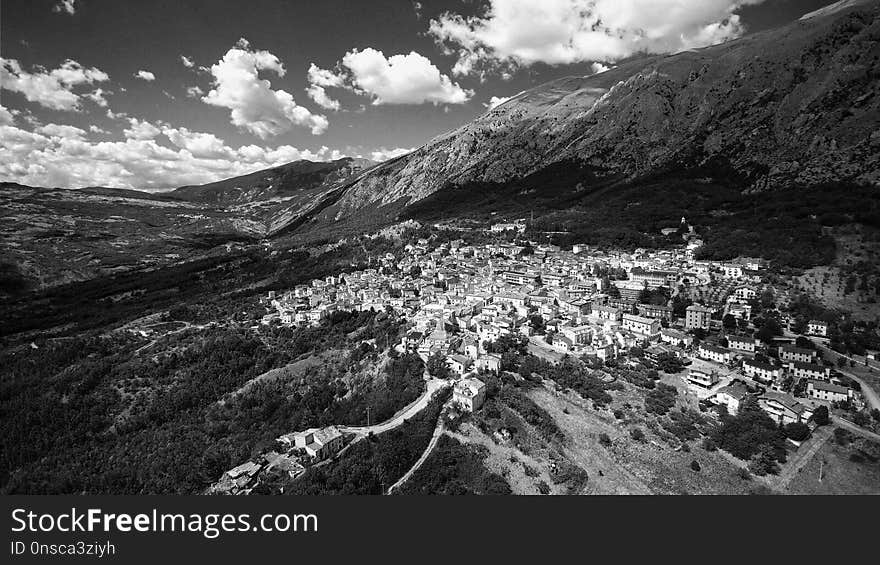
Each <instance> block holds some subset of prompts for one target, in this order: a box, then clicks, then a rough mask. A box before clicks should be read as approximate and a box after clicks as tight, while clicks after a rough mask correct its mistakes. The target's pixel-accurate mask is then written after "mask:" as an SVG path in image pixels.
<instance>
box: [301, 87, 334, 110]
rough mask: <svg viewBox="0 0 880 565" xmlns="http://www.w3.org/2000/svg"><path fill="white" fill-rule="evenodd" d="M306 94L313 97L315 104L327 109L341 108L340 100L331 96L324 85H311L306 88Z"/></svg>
mask: <svg viewBox="0 0 880 565" xmlns="http://www.w3.org/2000/svg"><path fill="white" fill-rule="evenodd" d="M306 94H308V95H309V98H311V99H312V100H313V101H314V102H315V104H317V105H318V106H320V107H321V108H324V109H325V110H338V109H339V100H334V99H333V98H330V96H329V95H328V94H327V91H326V90H325V89H324V87H323V86H318V85H317V84H312V85H309V86H308V87H307V88H306Z"/></svg>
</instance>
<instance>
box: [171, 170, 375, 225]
mask: <svg viewBox="0 0 880 565" xmlns="http://www.w3.org/2000/svg"><path fill="white" fill-rule="evenodd" d="M375 164H376V163H374V162H373V161H370V160H368V159H355V158H351V157H344V158H342V159H337V160H335V161H329V162H312V161H306V160H301V161H294V162H292V163H287V164H286V165H281V166H279V167H274V168H271V169H266V170H262V171H257V172H255V173H251V174H249V175H243V176H240V177H235V178H231V179H226V180H222V181H218V182H213V183H209V184H203V185H197V186H184V187H181V188H178V189H176V190H173V191H171V192H169V193H167V194H166V195H167V196H168V197H169V198H173V199H180V200H185V201H189V202H197V203H201V204H206V205H210V206H214V207H218V208H222V209H224V210H227V211H229V212H232V213H234V214H236V215H238V216H240V217H242V218H245V219H247V220H249V221H251V222H254V223H255V224H259V225H260V226H261V228H260V232H261V235H270V234H272V233H274V232H275V231H276V230H278V229H280V228H283V227H285V226H287V225H288V224H289V223H290V222H291V221H294V220H295V219H296V218H298V217H301V216H303V215H305V214H307V213H309V212H310V211H312V209H313V208H314V207H315V206H316V205H317V204H318V203H320V202H322V201H323V200H324V199H325V198H327V197H328V195H332V194H333V193H334V191H336V190H338V189H339V188H340V187H342V186H344V185H345V184H346V183H348V182H350V181H352V180H353V179H354V178H355V176H356V175H358V174H359V173H361V172H362V171H364V170H367V169H369V168H370V167H372V166H373V165H375Z"/></svg>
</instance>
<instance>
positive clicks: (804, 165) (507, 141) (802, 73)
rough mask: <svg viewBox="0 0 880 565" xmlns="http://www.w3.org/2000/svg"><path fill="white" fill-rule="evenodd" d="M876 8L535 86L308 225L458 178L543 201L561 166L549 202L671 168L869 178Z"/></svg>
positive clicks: (742, 179) (874, 138) (748, 182)
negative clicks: (513, 187) (562, 177)
mask: <svg viewBox="0 0 880 565" xmlns="http://www.w3.org/2000/svg"><path fill="white" fill-rule="evenodd" d="M878 13H880V7H878V3H877V2H866V1H859V2H853V1H845V2H841V3H839V4H837V5H835V6H832V7H830V8H828V9H824V10H821V11H819V12H816V13H814V14H812V15H810V16H809V17H805V18H804V19H802V20H800V21H796V22H793V23H791V24H789V25H787V26H785V27H782V28H779V29H774V30H768V31H764V32H760V33H756V34H753V35H748V36H745V37H742V38H741V39H738V40H734V41H730V42H728V43H724V44H721V45H716V46H713V47H707V48H704V49H698V50H691V51H685V52H682V53H678V54H674V55H670V56H646V57H639V58H635V59H631V60H628V61H625V62H623V63H621V64H619V65H618V66H617V67H615V68H612V69H611V70H609V71H606V72H604V73H600V74H595V75H589V76H572V77H567V78H562V79H559V80H556V81H553V82H550V83H547V84H544V85H541V86H538V87H536V88H534V89H531V90H528V91H526V92H523V93H521V94H519V95H517V96H515V97H513V98H512V99H511V100H509V101H507V102H505V103H504V104H502V105H500V106H498V107H496V108H494V109H493V110H490V111H488V112H486V113H485V114H484V115H482V116H480V117H479V118H477V119H476V120H474V121H473V122H471V123H469V124H467V125H465V126H463V127H461V128H459V129H457V130H454V131H452V132H449V133H447V134H445V135H441V136H439V137H437V138H435V139H433V140H432V141H430V142H429V143H427V144H426V145H424V146H423V147H421V148H419V149H417V150H416V151H413V152H412V153H410V154H408V155H404V156H402V157H399V158H397V159H393V160H391V161H387V162H385V163H383V164H381V165H379V166H377V167H374V168H373V169H371V170H369V171H367V172H366V173H365V174H362V175H361V176H360V177H359V178H358V179H356V181H355V182H353V183H351V184H350V185H349V186H347V187H345V189H344V190H343V191H341V193H340V195H339V198H338V199H337V200H336V201H335V202H333V203H332V204H331V205H328V206H327V207H326V208H325V209H324V210H323V211H322V212H321V213H320V214H319V215H318V217H317V218H316V220H318V222H319V223H322V224H324V225H332V224H333V223H335V222H339V221H346V220H348V221H352V220H358V219H360V218H364V217H368V216H369V217H374V218H376V219H377V221H378V220H381V219H383V218H384V219H387V218H393V217H395V216H396V215H397V214H399V213H401V211H403V210H405V209H406V208H407V207H412V205H413V204H416V203H418V202H420V201H422V202H425V201H426V200H425V199H426V198H428V197H429V196H432V195H435V194H436V193H438V192H440V191H450V190H452V191H454V190H456V188H460V187H468V186H471V187H473V188H474V190H473V191H470V192H474V191H482V192H485V190H486V189H487V187H495V188H498V187H502V186H505V185H509V184H510V183H520V184H525V186H520V187H519V192H520V193H522V192H523V191H531V192H532V193H533V194H534V196H533V198H532V199H535V198H540V197H541V196H542V194H541V193H542V190H544V189H543V187H542V186H541V185H540V184H538V183H537V181H542V182H543V181H546V179H547V178H555V177H558V173H559V170H560V169H562V168H564V169H567V170H569V171H575V170H576V171H577V174H576V175H575V174H573V173H569V179H568V180H569V181H570V182H569V184H568V186H565V183H564V182H561V183H560V184H559V186H555V187H554V188H553V190H554V191H556V194H555V195H554V198H556V197H563V196H565V193H567V194H568V196H569V197H573V198H575V200H576V197H577V194H578V193H581V192H590V190H591V189H593V188H599V187H601V188H603V189H604V188H607V187H608V186H609V185H611V184H616V185H620V184H621V183H627V184H631V183H633V182H638V181H639V180H640V179H644V178H649V177H652V176H656V175H658V174H665V173H668V172H670V171H672V172H674V173H676V174H680V173H681V172H683V171H700V174H701V175H704V176H708V177H709V178H714V179H719V178H722V177H723V178H724V179H725V181H731V182H735V183H736V185H737V187H738V188H739V190H741V191H745V192H749V191H768V190H779V189H784V188H788V187H795V186H801V187H803V186H819V185H823V184H828V183H833V182H846V183H852V184H856V185H867V186H877V183H878V182H880V160H878V154H880V151H878V149H880V128H878V125H880V124H878V121H880V96H878V95H877V93H878V80H877V79H878V77H880V57H878V55H880V45H878V38H880V21H878ZM707 171H708V173H707ZM530 176H531V177H534V178H535V180H536V182H535V183H532V184H531V185H529V183H523V180H524V179H529V178H530ZM460 192H464V193H467V191H464V190H462V191H460ZM604 193H605V194H611V195H612V196H613V194H614V191H613V190H610V191H609V190H605V192H604ZM464 196H466V197H471V196H473V195H472V194H470V193H467V194H464ZM449 200H456V201H459V202H461V201H462V200H461V198H457V197H456V198H455V199H449ZM526 200H527V201H528V200H529V199H526ZM442 201H443V199H442V198H440V199H439V200H437V202H442ZM528 208H529V203H528V202H526V203H525V205H524V206H523V207H522V209H524V210H528ZM471 209H472V207H471Z"/></svg>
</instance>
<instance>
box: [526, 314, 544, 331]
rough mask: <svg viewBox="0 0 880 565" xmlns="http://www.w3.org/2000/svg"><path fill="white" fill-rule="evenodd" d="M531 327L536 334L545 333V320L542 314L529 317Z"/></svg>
mask: <svg viewBox="0 0 880 565" xmlns="http://www.w3.org/2000/svg"><path fill="white" fill-rule="evenodd" d="M529 325H530V326H532V329H533V330H535V333H542V332H543V331H544V318H543V317H542V316H541V315H540V314H532V315H531V316H529Z"/></svg>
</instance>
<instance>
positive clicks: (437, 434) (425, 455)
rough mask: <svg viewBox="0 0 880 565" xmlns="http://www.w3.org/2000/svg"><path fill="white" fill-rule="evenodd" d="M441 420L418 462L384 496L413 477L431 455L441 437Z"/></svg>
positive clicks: (442, 428) (441, 419) (438, 421)
mask: <svg viewBox="0 0 880 565" xmlns="http://www.w3.org/2000/svg"><path fill="white" fill-rule="evenodd" d="M443 430H444V426H443V418H440V419H439V420H437V427H435V428H434V434H433V435H432V436H431V441H429V442H428V447H426V448H425V451H424V452H422V455H421V456H420V457H419V459H418V461H416V462H415V464H413V466H412V467H410V469H409V471H407V472H406V473H404V474H403V476H402V477H400V478H399V479H397V482H396V483H394V484H393V485H391V487H390V488H389V489H388V491H387V492H386V493H385V494H391V492H392V491H394V490H395V489H397V488H399V487H400V485H402V484H403V483H405V482H406V481H408V480H409V478H410V477H412V476H413V473H415V472H416V471H418V470H419V467H421V466H422V464H423V463H424V462H425V460H427V459H428V456H429V455H431V452H432V451H434V448H435V447H437V442H438V441H439V440H440V436H442V435H443Z"/></svg>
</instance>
